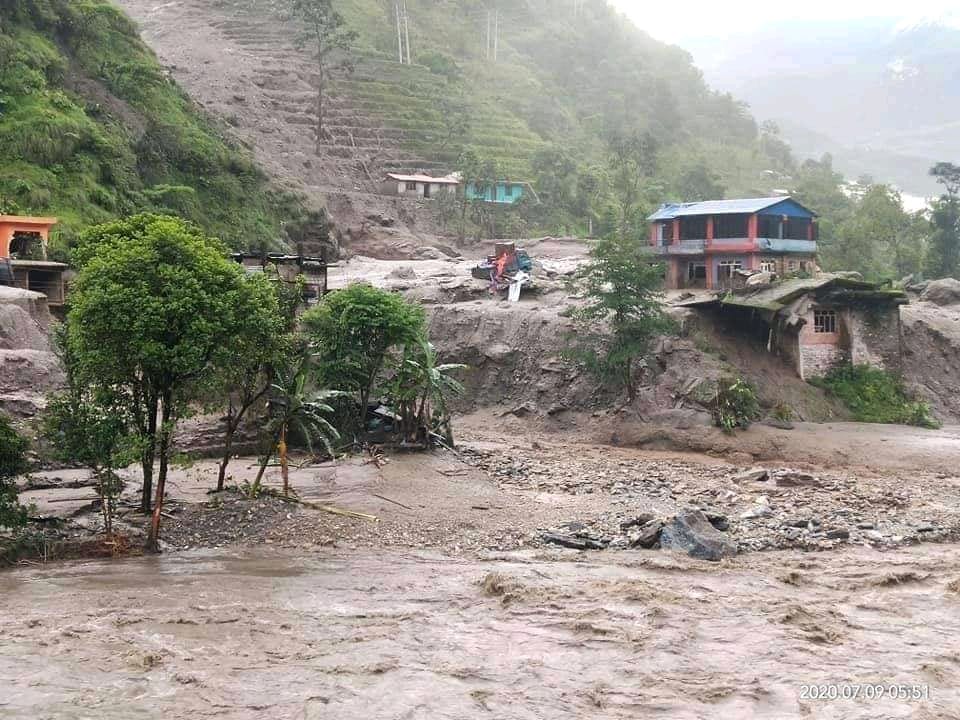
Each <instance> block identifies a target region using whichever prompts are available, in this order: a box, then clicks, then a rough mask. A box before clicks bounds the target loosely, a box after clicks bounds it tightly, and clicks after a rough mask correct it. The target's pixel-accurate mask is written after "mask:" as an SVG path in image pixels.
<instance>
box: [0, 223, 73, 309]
mask: <svg viewBox="0 0 960 720" xmlns="http://www.w3.org/2000/svg"><path fill="white" fill-rule="evenodd" d="M56 224H57V219H56V218H52V217H23V216H20V215H0V283H2V282H3V280H4V278H6V281H7V282H8V283H9V284H12V285H13V286H14V287H19V288H23V289H24V290H32V291H34V292H39V293H43V294H44V295H46V296H47V303H48V304H49V305H50V306H53V307H57V306H61V305H63V302H64V298H65V296H66V287H65V285H64V280H63V273H64V272H65V271H66V269H67V266H66V265H64V264H63V263H58V262H50V261H48V260H47V246H48V244H49V240H50V228H52V227H53V226H54V225H56ZM4 266H6V267H4ZM4 270H6V272H4Z"/></svg>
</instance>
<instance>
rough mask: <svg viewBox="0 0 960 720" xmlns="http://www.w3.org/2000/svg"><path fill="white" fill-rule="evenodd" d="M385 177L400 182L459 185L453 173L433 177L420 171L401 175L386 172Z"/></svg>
mask: <svg viewBox="0 0 960 720" xmlns="http://www.w3.org/2000/svg"><path fill="white" fill-rule="evenodd" d="M387 177H388V178H390V179H391V180H399V181H400V182H419V183H431V184H433V185H459V184H460V181H459V180H458V179H457V178H455V177H453V175H444V176H443V177H433V176H432V175H423V174H421V173H418V174H415V175H401V174H400V173H387Z"/></svg>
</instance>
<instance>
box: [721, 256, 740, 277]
mask: <svg viewBox="0 0 960 720" xmlns="http://www.w3.org/2000/svg"><path fill="white" fill-rule="evenodd" d="M742 269H743V263H742V262H741V261H740V260H721V261H720V263H719V268H718V272H717V274H718V275H719V277H721V278H729V277H733V273H734V271H735V270H742Z"/></svg>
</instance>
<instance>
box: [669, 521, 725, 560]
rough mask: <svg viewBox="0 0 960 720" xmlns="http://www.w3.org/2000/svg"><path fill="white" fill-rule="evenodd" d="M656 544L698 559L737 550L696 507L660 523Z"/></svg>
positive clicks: (720, 556) (717, 558)
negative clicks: (661, 527)
mask: <svg viewBox="0 0 960 720" xmlns="http://www.w3.org/2000/svg"><path fill="white" fill-rule="evenodd" d="M660 546H661V547H662V548H663V549H665V550H676V551H681V552H685V553H687V554H688V555H690V556H691V557H695V558H701V559H702V560H713V561H717V560H720V559H721V558H725V557H730V556H732V555H736V554H737V544H736V543H735V542H733V541H732V540H730V539H729V538H728V537H726V536H725V535H723V534H722V533H721V532H720V531H719V530H717V529H716V528H715V527H714V526H713V525H711V524H710V520H709V519H708V518H707V516H706V514H704V513H703V512H702V511H700V510H686V511H684V512H682V513H680V514H678V515H676V516H675V517H674V518H673V520H671V521H670V522H669V523H667V524H666V525H664V526H663V530H661V532H660Z"/></svg>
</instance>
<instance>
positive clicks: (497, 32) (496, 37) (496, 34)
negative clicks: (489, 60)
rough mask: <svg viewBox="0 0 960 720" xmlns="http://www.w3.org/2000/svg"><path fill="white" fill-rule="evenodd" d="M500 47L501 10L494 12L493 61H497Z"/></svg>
mask: <svg viewBox="0 0 960 720" xmlns="http://www.w3.org/2000/svg"><path fill="white" fill-rule="evenodd" d="M499 45H500V10H498V9H496V8H494V10H493V61H494V62H496V61H497V48H498V47H499Z"/></svg>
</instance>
